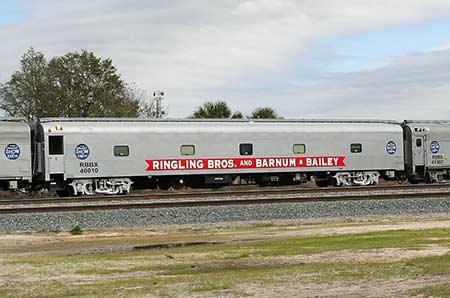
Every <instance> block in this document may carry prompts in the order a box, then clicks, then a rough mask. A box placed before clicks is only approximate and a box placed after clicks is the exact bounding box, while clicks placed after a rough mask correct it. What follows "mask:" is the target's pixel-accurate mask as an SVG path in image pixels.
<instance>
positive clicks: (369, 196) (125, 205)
mask: <svg viewBox="0 0 450 298" xmlns="http://www.w3.org/2000/svg"><path fill="white" fill-rule="evenodd" d="M437 188H439V189H440V188H442V189H445V190H444V191H424V190H432V189H437ZM415 189H417V190H421V191H420V192H410V193H401V192H399V193H386V194H380V193H377V192H379V191H380V190H415ZM351 192H355V193H358V194H351V195H350V194H349V193H351ZM361 192H367V193H364V194H360V193H361ZM319 193H320V195H319ZM327 193H338V195H336V194H335V195H327ZM341 193H342V194H341ZM282 194H294V195H297V196H292V197H282V196H279V197H277V196H275V197H271V198H265V197H264V196H265V195H282ZM304 194H317V195H310V196H306V197H305V196H300V195H304ZM244 195H245V196H249V195H251V196H262V197H261V198H255V197H252V198H246V197H244V198H230V197H236V196H244ZM211 196H214V197H216V196H222V197H228V199H205V200H192V198H200V197H211ZM136 198H138V199H139V200H144V199H145V200H147V201H143V202H133V203H130V202H127V201H130V199H133V200H136ZM181 198H183V199H184V200H180V199H181ZM189 198H191V200H186V199H189ZM420 198H450V187H449V185H426V186H416V185H414V186H412V185H407V186H384V187H370V188H361V187H359V188H355V187H352V188H337V189H336V188H333V189H332V188H330V189H302V190H301V191H300V190H299V189H292V188H291V189H289V188H286V189H284V188H283V189H271V190H261V191H259V190H255V191H248V190H247V191H225V192H221V191H217V192H206V193H205V192H202V193H197V192H189V193H164V194H161V193H155V194H147V195H139V196H131V197H130V196H119V197H95V198H90V197H88V198H65V199H59V198H57V199H50V200H48V199H32V200H30V199H29V200H28V203H27V204H50V203H51V204H55V203H59V204H60V203H61V202H62V203H78V202H82V203H86V202H90V203H93V202H94V203H95V202H98V201H103V202H109V201H120V202H121V203H120V204H118V203H115V204H97V205H95V204H85V205H59V206H32V207H23V204H22V202H17V200H16V201H15V203H14V205H18V204H19V205H18V206H17V207H14V208H9V207H8V208H1V209H0V214H19V213H51V212H74V211H101V210H120V209H157V208H182V207H202V206H227V205H257V204H280V203H306V202H326V201H358V200H359V201H361V200H398V199H420ZM92 199H94V200H92ZM153 199H177V200H171V201H164V202H161V201H157V200H153ZM96 200H97V201H96ZM148 200H150V201H148ZM30 202H32V203H30ZM2 204H3V205H8V204H11V205H12V203H7V201H5V200H3V201H2V202H1V203H0V205H2Z"/></svg>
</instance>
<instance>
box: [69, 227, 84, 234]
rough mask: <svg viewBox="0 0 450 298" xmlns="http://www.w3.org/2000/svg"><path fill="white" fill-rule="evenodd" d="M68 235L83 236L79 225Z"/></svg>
mask: <svg viewBox="0 0 450 298" xmlns="http://www.w3.org/2000/svg"><path fill="white" fill-rule="evenodd" d="M70 234H72V235H81V234H83V230H82V229H81V228H80V226H79V225H76V226H74V227H73V228H72V230H70Z"/></svg>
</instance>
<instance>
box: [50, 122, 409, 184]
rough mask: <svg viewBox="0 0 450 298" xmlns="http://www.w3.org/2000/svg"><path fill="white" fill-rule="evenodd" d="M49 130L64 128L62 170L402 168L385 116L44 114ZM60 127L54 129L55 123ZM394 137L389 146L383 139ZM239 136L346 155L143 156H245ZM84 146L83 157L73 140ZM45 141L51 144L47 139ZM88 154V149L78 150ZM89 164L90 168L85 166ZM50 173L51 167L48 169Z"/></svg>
mask: <svg viewBox="0 0 450 298" xmlns="http://www.w3.org/2000/svg"><path fill="white" fill-rule="evenodd" d="M41 125H42V126H43V130H44V133H45V142H48V135H52V134H57V135H64V142H65V165H64V167H65V173H66V178H81V177H125V176H153V175H167V174H176V175H182V174H212V173H238V172H241V173H251V172H283V171H284V172H293V171H294V172H308V171H344V170H345V171H346V170H403V144H402V143H403V141H402V138H403V134H402V128H401V126H400V125H399V124H398V123H396V122H389V121H351V122H346V121H343V120H339V121H330V120H326V121H322V122H320V121H319V120H314V121H306V120H302V121H248V120H241V121H223V120H221V121H192V120H177V121H167V120H166V121H138V120H133V121H127V120H123V119H121V120H120V121H113V120H111V119H107V120H103V119H95V120H92V119H91V120H83V121H77V120H73V119H70V120H66V119H59V120H57V119H56V120H55V119H53V120H48V119H47V120H44V121H43V123H42V124H41ZM57 127H59V128H62V130H56V128H57ZM389 141H393V142H395V144H396V146H397V148H396V152H395V153H394V154H389V153H388V152H387V149H386V144H387V143H388V142H389ZM240 143H252V144H253V155H252V156H247V157H252V158H260V157H275V158H276V157H320V156H344V157H345V166H344V167H332V168H301V169H279V168H278V169H231V170H230V169H227V170H217V169H216V170H202V171H189V170H176V171H170V172H157V171H152V172H148V171H146V169H147V163H146V160H154V159H192V158H195V159H204V158H242V157H246V156H241V155H240V153H239V144H240ZM351 143H361V144H362V145H363V152H362V153H350V144H351ZM80 144H84V145H86V146H87V147H88V148H89V154H88V157H86V158H85V159H82V160H80V159H79V158H78V157H77V156H76V153H75V152H76V150H77V148H82V147H77V146H78V145H80ZM293 144H306V154H303V155H295V154H293ZM116 145H127V146H129V148H130V155H129V156H127V157H117V156H114V154H113V148H114V146H116ZM181 145H195V151H196V152H195V156H189V157H186V156H182V155H181V153H180V146H181ZM46 147H48V146H47V145H46ZM46 156H47V158H46V162H47V163H46V168H48V152H47V154H46ZM82 157H85V156H82ZM85 169H90V170H85ZM47 179H48V175H47Z"/></svg>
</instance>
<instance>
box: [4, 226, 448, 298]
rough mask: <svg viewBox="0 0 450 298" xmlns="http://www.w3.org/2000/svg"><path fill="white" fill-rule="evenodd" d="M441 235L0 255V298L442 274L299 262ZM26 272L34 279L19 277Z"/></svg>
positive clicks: (430, 269) (444, 269) (431, 290)
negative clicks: (1, 271)
mask: <svg viewBox="0 0 450 298" xmlns="http://www.w3.org/2000/svg"><path fill="white" fill-rule="evenodd" d="M449 238H450V229H428V230H397V231H387V232H374V233H362V234H354V235H334V236H322V237H304V238H292V239H285V240H278V239H272V240H266V241H253V242H232V243H224V244H215V245H207V244H205V245H198V246H186V247H175V248H158V249H151V250H134V251H127V252H113V253H102V254H98V253H97V254H88V255H84V254H80V255H70V256H67V255H64V256H53V255H49V256H42V255H40V256H37V257H36V256H28V255H24V256H22V255H19V256H12V257H8V259H6V258H4V257H3V256H2V257H1V258H0V266H1V267H4V268H7V270H9V273H8V274H9V275H8V276H9V279H13V280H14V282H13V283H10V284H6V285H5V287H4V288H2V289H0V297H29V296H33V294H36V293H45V294H42V295H37V296H42V297H86V296H88V297H113V296H114V297H115V296H124V297H128V296H137V297H139V296H145V295H148V294H152V295H155V296H159V297H171V296H177V295H181V294H183V295H187V294H188V293H208V292H210V291H233V293H236V295H237V296H240V295H245V294H246V293H245V292H244V291H242V290H241V288H242V287H243V286H245V285H253V286H254V285H264V286H270V285H283V284H289V283H291V282H296V283H298V282H308V283H329V282H358V283H361V282H365V281H377V280H389V279H398V278H414V277H417V276H440V277H442V276H449V278H450V255H449V254H446V255H443V256H433V257H423V258H416V259H409V260H399V261H397V260H391V261H378V262H375V261H364V262H359V263H355V262H354V261H351V260H349V261H340V262H333V261H332V260H329V259H327V258H323V260H322V259H320V258H318V259H317V260H316V262H302V261H301V257H303V256H307V255H314V254H320V253H324V252H336V253H337V252H342V251H345V252H346V253H351V252H354V253H355V254H356V253H358V252H365V251H371V250H373V249H387V248H401V249H408V250H418V249H422V248H425V247H426V246H429V245H434V246H446V247H448V246H449V245H450V239H449ZM27 276H28V277H33V278H34V279H31V281H30V280H27V279H26V278H24V277H27ZM55 276H56V277H59V278H55ZM36 277H40V279H36ZM448 288H449V284H446V285H438V286H430V287H425V288H423V289H419V290H417V292H414V293H417V295H418V294H422V293H424V294H425V295H428V296H429V295H440V294H439V293H443V292H444V291H445V290H446V289H447V290H448Z"/></svg>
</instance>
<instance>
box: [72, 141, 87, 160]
mask: <svg viewBox="0 0 450 298" xmlns="http://www.w3.org/2000/svg"><path fill="white" fill-rule="evenodd" d="M89 153H90V151H89V147H88V146H87V145H86V144H79V145H78V146H76V147H75V156H76V157H77V158H78V159H80V160H84V159H86V158H88V157H89Z"/></svg>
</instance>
